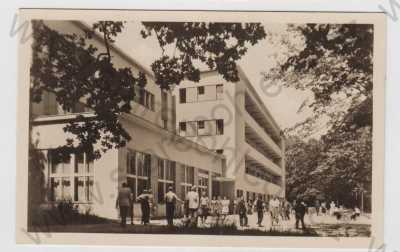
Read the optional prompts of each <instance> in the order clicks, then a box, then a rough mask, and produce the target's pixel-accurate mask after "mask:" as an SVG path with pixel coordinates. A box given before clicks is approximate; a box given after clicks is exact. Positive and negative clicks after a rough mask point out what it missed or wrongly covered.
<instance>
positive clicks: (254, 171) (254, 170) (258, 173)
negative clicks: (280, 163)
mask: <svg viewBox="0 0 400 252" xmlns="http://www.w3.org/2000/svg"><path fill="white" fill-rule="evenodd" d="M245 172H246V174H249V175H251V176H254V177H257V178H260V179H262V180H265V181H267V182H271V183H274V184H277V185H279V184H280V177H278V176H274V175H272V174H270V173H268V172H267V171H266V170H264V169H262V168H259V167H254V166H246V167H245Z"/></svg>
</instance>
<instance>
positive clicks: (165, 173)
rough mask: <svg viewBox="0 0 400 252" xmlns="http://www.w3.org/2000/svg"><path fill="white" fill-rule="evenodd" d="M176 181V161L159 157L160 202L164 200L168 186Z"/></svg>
mask: <svg viewBox="0 0 400 252" xmlns="http://www.w3.org/2000/svg"><path fill="white" fill-rule="evenodd" d="M174 183H175V162H173V161H170V160H165V159H158V202H159V203H163V202H164V195H165V193H166V192H167V190H168V187H170V186H173V185H174Z"/></svg>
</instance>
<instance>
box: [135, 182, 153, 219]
mask: <svg viewBox="0 0 400 252" xmlns="http://www.w3.org/2000/svg"><path fill="white" fill-rule="evenodd" d="M137 201H139V202H140V208H141V210H142V224H143V225H147V224H149V223H150V202H149V194H148V191H147V190H143V193H142V194H140V195H139V196H138V197H137Z"/></svg>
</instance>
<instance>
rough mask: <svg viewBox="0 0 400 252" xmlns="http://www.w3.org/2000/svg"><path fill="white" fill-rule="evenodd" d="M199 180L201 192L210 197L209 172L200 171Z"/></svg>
mask: <svg viewBox="0 0 400 252" xmlns="http://www.w3.org/2000/svg"><path fill="white" fill-rule="evenodd" d="M198 179H199V181H198V182H199V183H198V184H199V192H200V193H203V192H205V193H206V195H208V192H209V190H208V188H209V183H208V179H209V178H208V171H205V170H201V169H199V170H198ZM208 196H209V195H208Z"/></svg>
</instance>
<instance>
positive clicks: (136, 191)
mask: <svg viewBox="0 0 400 252" xmlns="http://www.w3.org/2000/svg"><path fill="white" fill-rule="evenodd" d="M126 160H127V182H128V185H129V187H130V188H131V190H132V193H133V195H134V197H135V198H136V197H137V196H138V195H140V194H141V193H143V190H145V189H149V188H150V171H151V155H150V154H147V153H143V152H139V151H134V150H128V154H127V159H126Z"/></svg>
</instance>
